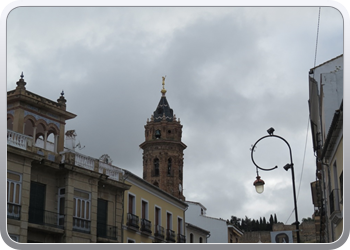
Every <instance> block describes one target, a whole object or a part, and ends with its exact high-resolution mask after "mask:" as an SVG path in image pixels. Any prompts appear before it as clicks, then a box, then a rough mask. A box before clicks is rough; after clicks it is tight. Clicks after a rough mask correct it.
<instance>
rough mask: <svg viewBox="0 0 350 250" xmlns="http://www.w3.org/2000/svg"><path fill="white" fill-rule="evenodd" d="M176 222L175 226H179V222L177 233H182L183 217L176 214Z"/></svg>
mask: <svg viewBox="0 0 350 250" xmlns="http://www.w3.org/2000/svg"><path fill="white" fill-rule="evenodd" d="M180 220H181V221H180ZM179 222H180V223H179ZM177 224H178V225H177V228H179V224H180V232H177V233H179V234H182V235H184V219H183V218H182V217H180V216H177Z"/></svg>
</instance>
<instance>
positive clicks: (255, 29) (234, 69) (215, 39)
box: [8, 7, 342, 223]
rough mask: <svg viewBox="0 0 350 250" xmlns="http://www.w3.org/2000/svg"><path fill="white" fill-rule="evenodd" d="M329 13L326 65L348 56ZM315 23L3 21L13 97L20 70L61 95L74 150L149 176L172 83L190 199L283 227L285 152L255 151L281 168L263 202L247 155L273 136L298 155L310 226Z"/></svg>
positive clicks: (62, 11)
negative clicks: (149, 156) (149, 125)
mask: <svg viewBox="0 0 350 250" xmlns="http://www.w3.org/2000/svg"><path fill="white" fill-rule="evenodd" d="M324 13H325V14H324V16H322V18H323V19H322V20H323V25H322V27H321V31H322V32H323V34H322V40H321V41H320V44H322V46H321V47H322V48H323V49H322V50H320V59H319V60H323V61H326V60H329V59H331V58H333V57H335V56H338V55H339V54H341V53H342V46H341V44H342V38H341V34H342V25H341V24H340V22H339V21H340V20H339V18H338V16H337V15H338V14H337V13H335V12H334V11H331V10H328V9H326V8H324ZM317 14H318V8H160V7H156V8H91V7H90V8H20V9H16V10H14V11H13V12H12V13H11V14H10V16H9V19H8V20H9V21H8V44H9V46H8V68H9V73H8V89H13V88H15V86H16V85H15V82H16V81H18V79H19V75H20V73H21V71H24V75H25V80H26V81H27V86H26V87H27V89H28V90H29V91H31V92H35V93H37V94H39V95H42V96H45V97H47V98H49V99H52V100H56V99H57V98H58V97H59V95H60V93H61V91H62V90H64V92H65V97H66V99H67V109H68V111H70V112H73V113H75V114H77V115H78V116H77V117H76V118H75V119H73V120H70V121H67V125H66V129H75V130H76V132H77V134H78V137H77V140H78V141H80V142H81V145H84V146H85V148H84V149H83V150H81V151H79V152H80V153H83V154H86V155H90V156H92V157H95V158H99V157H100V156H101V155H102V154H105V153H107V154H109V155H110V156H111V158H112V159H113V164H115V165H117V166H119V167H122V168H125V169H128V170H130V171H132V172H134V173H135V174H137V175H138V176H142V150H141V149H140V148H139V144H141V143H142V142H143V141H144V125H145V124H146V122H147V118H150V117H151V114H152V113H153V111H154V110H155V109H156V107H157V104H158V102H159V100H160V97H161V94H160V90H161V87H162V86H161V76H165V75H166V76H167V78H166V81H165V88H166V89H167V93H166V95H167V100H168V102H169V104H170V107H171V108H172V109H173V110H174V113H175V114H176V116H177V117H178V118H180V120H181V124H182V125H183V142H184V143H185V144H186V145H187V148H186V149H185V151H184V154H185V156H184V157H185V160H184V194H185V196H186V198H187V199H188V200H193V201H198V202H200V203H202V204H203V205H204V206H205V207H207V208H208V211H207V212H208V215H210V216H213V217H221V218H224V219H228V218H230V216H231V215H236V216H238V217H244V216H245V215H247V216H248V217H250V218H254V219H257V218H259V217H260V216H266V217H267V218H268V217H269V215H270V214H271V213H277V216H278V218H279V219H280V220H281V221H283V222H285V220H287V218H288V216H289V215H290V213H291V212H292V209H293V200H292V188H291V177H290V172H286V171H284V169H283V168H282V167H283V164H285V163H286V161H288V159H289V156H288V150H287V148H286V147H285V146H283V145H281V144H279V143H278V142H271V143H268V144H265V145H263V144H261V145H259V147H258V149H257V151H256V154H257V155H256V157H258V158H257V159H259V164H261V165H262V166H266V167H271V165H272V166H274V165H279V168H278V169H277V170H274V171H272V172H259V174H260V175H261V176H262V177H263V179H264V180H265V182H266V187H265V190H266V192H264V194H263V195H257V194H256V192H255V190H254V187H253V185H252V183H253V181H254V180H255V176H256V170H255V167H254V165H253V163H252V162H251V159H250V156H251V151H250V150H249V149H250V147H251V145H252V144H254V143H255V141H256V140H257V139H258V138H260V137H261V136H264V135H266V134H267V133H266V130H267V129H268V128H269V127H271V126H274V127H275V129H276V134H278V135H281V136H283V137H285V138H286V139H287V140H288V141H289V142H290V144H291V146H292V149H293V159H294V162H295V166H296V167H295V170H296V181H297V186H298V187H299V181H300V178H301V177H302V183H301V191H300V197H299V206H300V208H299V213H300V218H303V217H310V216H311V215H312V213H313V207H312V203H311V197H310V192H311V191H310V182H312V181H313V180H314V179H315V177H314V175H315V173H314V168H315V167H314V158H313V154H312V148H311V147H312V145H311V143H310V138H309V142H308V145H307V157H306V164H304V165H305V168H304V169H302V166H303V156H304V146H305V142H306V132H307V121H308V106H307V100H308V70H309V69H310V68H312V67H313V59H314V45H315V35H316V34H315V32H316V27H317ZM334 20H337V21H334ZM328 25H329V27H330V28H328ZM331 42H333V44H334V46H333V45H332V46H330V44H331ZM321 47H320V48H321ZM323 61H320V62H323ZM265 154H267V155H268V157H264V155H265ZM286 158H287V159H286ZM302 170H303V171H304V172H303V175H301V173H302ZM292 220H293V219H291V220H290V221H289V223H291V222H293V221H292Z"/></svg>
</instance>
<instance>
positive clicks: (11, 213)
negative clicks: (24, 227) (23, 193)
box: [7, 203, 21, 220]
mask: <svg viewBox="0 0 350 250" xmlns="http://www.w3.org/2000/svg"><path fill="white" fill-rule="evenodd" d="M7 218H9V219H14V220H20V219H21V206H20V205H18V204H13V203H7Z"/></svg>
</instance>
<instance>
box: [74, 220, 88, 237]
mask: <svg viewBox="0 0 350 250" xmlns="http://www.w3.org/2000/svg"><path fill="white" fill-rule="evenodd" d="M90 229H91V221H90V220H85V219H81V218H77V217H73V230H74V231H77V232H81V233H88V234H89V233H90Z"/></svg>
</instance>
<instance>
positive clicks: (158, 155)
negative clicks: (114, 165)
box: [140, 77, 187, 200]
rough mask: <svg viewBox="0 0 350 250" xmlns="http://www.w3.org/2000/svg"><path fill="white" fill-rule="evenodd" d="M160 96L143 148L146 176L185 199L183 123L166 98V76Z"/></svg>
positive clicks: (145, 177)
mask: <svg viewBox="0 0 350 250" xmlns="http://www.w3.org/2000/svg"><path fill="white" fill-rule="evenodd" d="M162 78H163V81H162V85H163V88H162V90H161V94H162V96H161V99H160V101H159V103H158V106H157V108H156V110H155V111H154V112H153V115H152V118H151V120H150V121H149V120H148V121H147V124H146V125H145V141H144V142H143V143H142V144H141V145H140V148H142V150H143V179H144V180H146V181H148V182H149V183H151V184H153V185H155V186H157V187H159V188H160V189H162V190H163V191H165V192H167V193H169V194H170V195H173V196H175V197H177V198H178V199H181V200H185V197H184V196H183V193H182V192H183V188H182V187H183V151H184V149H185V148H186V147H187V146H186V145H185V144H184V143H182V141H181V137H182V125H181V124H180V120H179V119H176V116H175V115H174V114H173V110H172V109H171V108H170V106H169V103H168V101H167V99H166V96H165V94H166V92H167V91H166V90H165V88H164V85H165V77H162Z"/></svg>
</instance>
